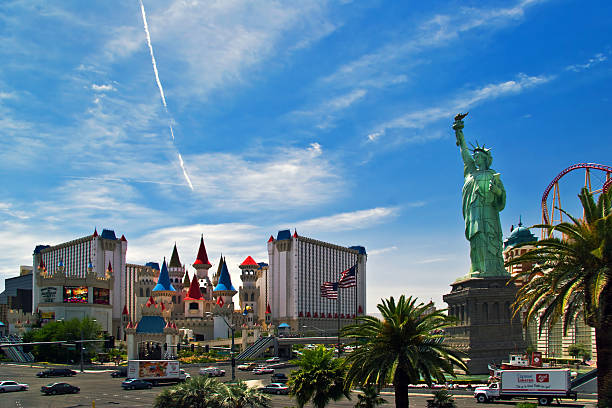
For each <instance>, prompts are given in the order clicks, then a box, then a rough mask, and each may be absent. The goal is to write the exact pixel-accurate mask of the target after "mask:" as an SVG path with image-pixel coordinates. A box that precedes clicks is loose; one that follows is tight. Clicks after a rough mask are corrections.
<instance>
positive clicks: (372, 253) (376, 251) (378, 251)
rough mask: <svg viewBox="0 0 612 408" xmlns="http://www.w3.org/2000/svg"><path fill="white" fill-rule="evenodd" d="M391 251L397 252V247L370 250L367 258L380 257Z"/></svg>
mask: <svg viewBox="0 0 612 408" xmlns="http://www.w3.org/2000/svg"><path fill="white" fill-rule="evenodd" d="M393 251H397V247H396V246H395V245H393V246H390V247H387V248H379V249H371V250H369V251H368V256H376V255H382V254H386V253H388V252H393Z"/></svg>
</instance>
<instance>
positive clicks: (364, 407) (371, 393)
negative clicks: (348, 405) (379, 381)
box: [355, 384, 387, 408]
mask: <svg viewBox="0 0 612 408" xmlns="http://www.w3.org/2000/svg"><path fill="white" fill-rule="evenodd" d="M361 391H362V393H361V394H357V399H358V401H357V404H355V408H376V407H377V406H379V405H382V404H386V403H387V400H386V399H384V398H381V397H380V395H379V393H378V389H377V388H376V386H375V385H373V384H368V385H365V386H364V387H363V388H362V389H361Z"/></svg>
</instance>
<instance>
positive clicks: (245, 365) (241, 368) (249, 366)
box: [238, 363, 257, 371]
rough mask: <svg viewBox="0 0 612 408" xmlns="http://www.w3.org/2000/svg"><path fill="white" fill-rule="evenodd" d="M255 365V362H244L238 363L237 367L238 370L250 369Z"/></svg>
mask: <svg viewBox="0 0 612 408" xmlns="http://www.w3.org/2000/svg"><path fill="white" fill-rule="evenodd" d="M256 367H257V363H246V364H240V365H239V366H238V369H239V370H240V371H252V370H253V369H254V368H256Z"/></svg>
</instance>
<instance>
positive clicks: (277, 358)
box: [266, 357, 281, 363]
mask: <svg viewBox="0 0 612 408" xmlns="http://www.w3.org/2000/svg"><path fill="white" fill-rule="evenodd" d="M279 361H281V359H280V357H271V358H269V359H267V360H266V363H278V362H279Z"/></svg>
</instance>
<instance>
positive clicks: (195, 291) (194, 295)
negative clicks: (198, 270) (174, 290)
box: [185, 276, 203, 300]
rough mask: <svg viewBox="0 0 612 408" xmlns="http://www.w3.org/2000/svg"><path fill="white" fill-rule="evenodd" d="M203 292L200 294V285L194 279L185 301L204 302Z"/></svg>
mask: <svg viewBox="0 0 612 408" xmlns="http://www.w3.org/2000/svg"><path fill="white" fill-rule="evenodd" d="M202 299H203V297H202V292H200V283H199V282H198V280H197V279H196V278H195V276H194V277H193V279H192V281H191V284H190V285H189V291H188V292H187V296H185V300H202Z"/></svg>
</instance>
